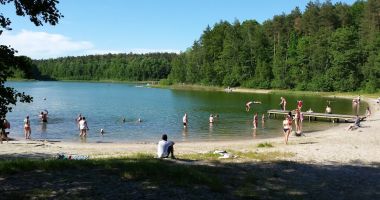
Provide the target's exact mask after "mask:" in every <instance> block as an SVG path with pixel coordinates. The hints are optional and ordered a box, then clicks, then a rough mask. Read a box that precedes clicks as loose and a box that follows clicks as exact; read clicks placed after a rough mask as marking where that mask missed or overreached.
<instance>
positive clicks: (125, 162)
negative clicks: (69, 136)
mask: <svg viewBox="0 0 380 200" xmlns="http://www.w3.org/2000/svg"><path fill="white" fill-rule="evenodd" d="M67 170H69V171H75V172H76V173H77V172H78V171H88V170H98V171H105V172H107V173H110V174H113V175H115V174H116V175H118V176H119V177H120V178H121V179H124V180H133V181H141V180H148V181H149V182H152V183H155V184H158V185H159V184H164V183H166V182H171V183H173V184H175V185H178V186H187V185H205V186H207V187H209V188H210V189H212V190H216V191H218V190H221V189H223V185H222V183H221V181H220V180H219V179H218V178H217V177H214V176H210V174H212V173H214V172H213V168H211V167H205V166H187V165H176V164H174V163H171V162H165V161H163V160H160V159H155V158H153V156H151V155H147V154H136V155H133V156H128V157H125V158H117V159H115V158H113V159H91V160H31V159H17V160H9V161H0V174H1V175H12V174H15V173H19V172H32V171H38V172H40V173H49V172H52V171H67Z"/></svg>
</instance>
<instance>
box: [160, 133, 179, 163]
mask: <svg viewBox="0 0 380 200" xmlns="http://www.w3.org/2000/svg"><path fill="white" fill-rule="evenodd" d="M169 155H171V156H170V157H171V158H172V159H175V156H174V142H173V141H168V136H167V135H166V134H163V135H162V137H161V141H159V142H158V145H157V157H158V158H168V157H169Z"/></svg>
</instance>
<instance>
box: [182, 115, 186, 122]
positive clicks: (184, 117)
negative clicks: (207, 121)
mask: <svg viewBox="0 0 380 200" xmlns="http://www.w3.org/2000/svg"><path fill="white" fill-rule="evenodd" d="M182 121H183V123H187V115H185V116H183V118H182Z"/></svg>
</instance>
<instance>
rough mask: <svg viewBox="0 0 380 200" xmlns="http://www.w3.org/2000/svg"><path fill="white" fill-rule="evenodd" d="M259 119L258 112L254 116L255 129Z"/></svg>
mask: <svg viewBox="0 0 380 200" xmlns="http://www.w3.org/2000/svg"><path fill="white" fill-rule="evenodd" d="M258 121H259V117H258V115H257V113H255V115H254V116H253V129H257V124H258Z"/></svg>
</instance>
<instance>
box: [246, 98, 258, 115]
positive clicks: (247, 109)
mask: <svg viewBox="0 0 380 200" xmlns="http://www.w3.org/2000/svg"><path fill="white" fill-rule="evenodd" d="M251 104H261V101H253V100H252V101H248V102H247V103H246V104H245V111H247V112H249V110H250V109H251Z"/></svg>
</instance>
